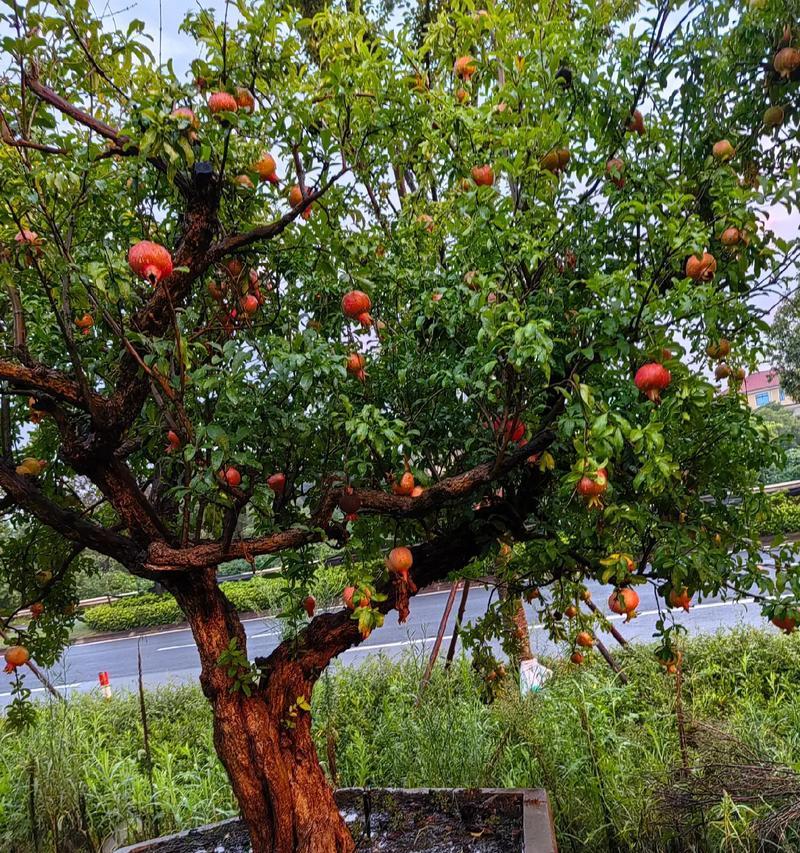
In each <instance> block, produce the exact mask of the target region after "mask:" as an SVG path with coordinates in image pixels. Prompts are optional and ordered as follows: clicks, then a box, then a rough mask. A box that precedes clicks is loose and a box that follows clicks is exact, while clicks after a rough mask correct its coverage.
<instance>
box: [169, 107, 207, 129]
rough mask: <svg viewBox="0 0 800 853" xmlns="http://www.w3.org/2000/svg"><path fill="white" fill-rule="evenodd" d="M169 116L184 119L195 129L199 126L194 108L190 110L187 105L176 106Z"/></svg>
mask: <svg viewBox="0 0 800 853" xmlns="http://www.w3.org/2000/svg"><path fill="white" fill-rule="evenodd" d="M170 116H171V117H172V118H177V119H185V120H186V121H188V122H189V127H190V128H193V129H194V130H197V128H198V127H200V121H199V120H198V118H197V116H196V115H195V114H194V110H190V109H189V107H176V108H175V109H174V110H173V111H172V112H171V113H170Z"/></svg>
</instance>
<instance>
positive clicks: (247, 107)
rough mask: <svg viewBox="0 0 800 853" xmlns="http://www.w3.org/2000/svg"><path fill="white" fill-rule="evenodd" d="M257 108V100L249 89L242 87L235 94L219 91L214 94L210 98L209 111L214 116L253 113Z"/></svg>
mask: <svg viewBox="0 0 800 853" xmlns="http://www.w3.org/2000/svg"><path fill="white" fill-rule="evenodd" d="M255 108H256V99H255V97H254V96H253V93H252V92H251V91H250V90H249V89H245V88H244V87H242V86H239V87H237V88H236V92H235V94H233V95H232V94H231V93H230V92H226V91H224V90H219V91H216V92H212V93H211V95H209V98H208V111H209V112H210V113H211V114H212V115H219V114H220V113H236V112H239V110H241V111H242V112H244V113H252V112H253V110H255Z"/></svg>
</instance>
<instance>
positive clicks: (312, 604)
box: [303, 595, 317, 619]
mask: <svg viewBox="0 0 800 853" xmlns="http://www.w3.org/2000/svg"><path fill="white" fill-rule="evenodd" d="M316 606H317V600H316V598H314V596H313V595H307V596H306V597H305V598H304V599H303V607H304V609H305V611H306V613H307V614H308V618H309V619H311V617H312V616H313V615H314V610H315V608H316Z"/></svg>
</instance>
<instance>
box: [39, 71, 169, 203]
mask: <svg viewBox="0 0 800 853" xmlns="http://www.w3.org/2000/svg"><path fill="white" fill-rule="evenodd" d="M25 84H26V85H27V87H28V88H29V89H30V90H31V91H32V92H33V93H34V94H35V95H36V96H37V97H38V98H40V99H41V100H42V101H44V102H45V103H48V104H50V105H51V106H53V107H55V108H56V109H57V110H58V111H59V112H60V113H62V114H63V115H65V116H69V118H71V119H73V120H74V121H76V122H78V124H82V125H83V126H84V127H88V128H89V129H90V130H93V131H94V132H95V133H97V134H99V135H100V136H102V137H103V138H104V139H108V140H109V141H110V142H113V143H114V146H115V147H116V148H119V149H121V152H120V153H122V154H126V155H129V156H134V155H136V154H138V153H139V148H138V146H137V145H135V144H134V143H132V142H131V140H130V138H129V137H127V136H125V135H124V134H122V133H120V132H119V131H118V130H117V129H116V128H114V127H111V125H110V124H106V123H105V122H104V121H102V120H101V119H99V118H96V117H95V116H93V115H90V114H89V113H87V112H84V110H82V109H80V108H79V107H76V106H75V105H74V104H71V103H70V102H69V101H67V100H66V99H64V98H62V97H61V95H59V94H57V93H56V92H54V91H53V90H52V89H51V88H50V87H49V86H45V85H44V84H43V83H40V82H39V81H38V80H37V79H35V78H34V77H31V75H30V74H26V75H25ZM147 162H148V163H150V164H151V165H152V166H154V167H155V168H156V169H158V171H159V172H162V173H164V174H167V164H166V163H165V162H164V161H163V160H162V159H161V158H160V157H148V158H147ZM175 184H176V186H177V187H178V188H179V189H181V191H185V189H186V186H185V182H184V181H183V180H182V179H180V180H179V178H178V177H176V179H175Z"/></svg>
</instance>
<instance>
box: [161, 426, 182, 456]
mask: <svg viewBox="0 0 800 853" xmlns="http://www.w3.org/2000/svg"><path fill="white" fill-rule="evenodd" d="M180 449H181V439H180V436H179V435H178V433H177V432H175V431H174V430H170V431H169V432H168V433H167V446H166V447H165V448H164V452H165V453H174V452H175V451H176V450H180Z"/></svg>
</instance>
